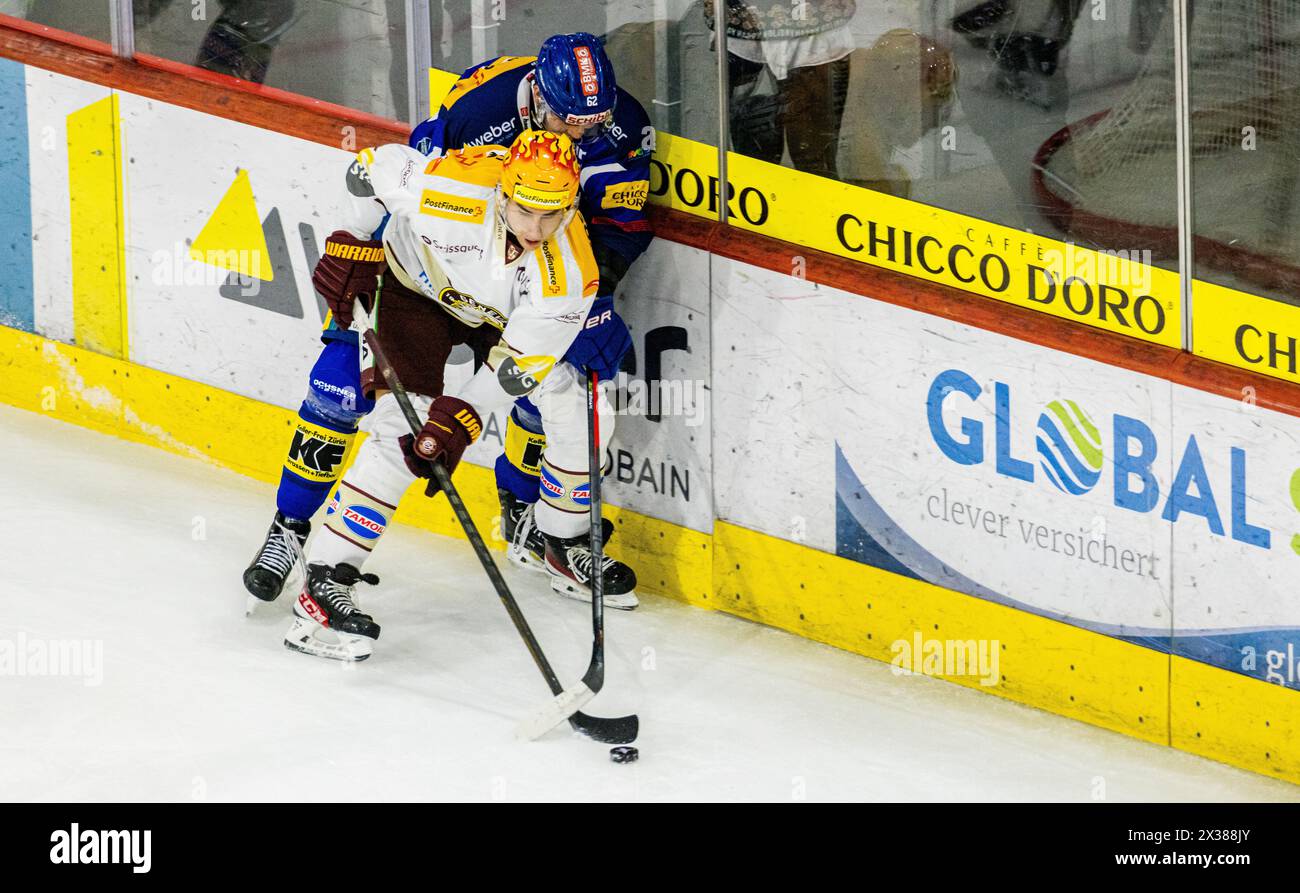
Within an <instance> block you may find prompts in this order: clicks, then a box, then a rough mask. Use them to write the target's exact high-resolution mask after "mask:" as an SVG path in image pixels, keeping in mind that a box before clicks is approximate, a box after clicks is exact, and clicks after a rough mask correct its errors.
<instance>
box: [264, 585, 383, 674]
mask: <svg viewBox="0 0 1300 893" xmlns="http://www.w3.org/2000/svg"><path fill="white" fill-rule="evenodd" d="M378 582H379V578H378V577H376V576H375V575H374V574H363V573H361V572H360V571H359V570H357V569H356V568H355V567H353V566H352V565H350V564H340V565H338V566H337V567H330V566H329V565H327V564H309V565H308V566H307V582H306V583H304V584H303V587H302V592H301V594H299V596H298V601H296V602H294V605H293V625H292V626H291V627H289V631H288V632H287V633H285V634H284V644H285V647H287V648H292V649H293V650H294V651H301V652H303V653H304V654H314V655H316V656H318V657H329V658H333V659H334V660H365V659H366V658H367V657H369V656H370V652H371V649H372V646H373V644H374V641H375V639H378V638H379V624H378V623H375V618H373V617H371V616H370V615H369V614H365V613H363V612H362V611H361V610H360V609H359V608H358V607H357V604H356V602H355V601H353V597H352V593H353V590H354V589H355V588H356V585H357V584H358V583H369V584H370V585H371V586H374V585H375V584H376V583H378Z"/></svg>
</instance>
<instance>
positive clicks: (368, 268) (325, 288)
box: [311, 230, 384, 329]
mask: <svg viewBox="0 0 1300 893" xmlns="http://www.w3.org/2000/svg"><path fill="white" fill-rule="evenodd" d="M383 268H384V246H383V243H381V242H371V241H362V240H360V239H358V238H356V237H355V236H353V235H352V234H351V233H348V232H347V231H345V230H338V231H336V232H333V233H331V234H330V237H329V238H328V239H326V240H325V253H324V254H323V255H321V259H320V260H319V261H317V263H316V269H315V271H313V272H312V274H311V284H312V285H314V286H315V287H316V291H317V292H319V293H320V296H321V297H322V298H324V299H325V303H326V304H328V305H329V308H330V310H331V311H332V312H333V313H334V321H335V322H336V323H338V325H339V328H343V329H346V328H347V327H348V326H350V325H352V301H353V299H354V298H356V296H357V295H359V294H373V293H374V290H375V277H376V276H378V275H379V273H380V271H381V270H383Z"/></svg>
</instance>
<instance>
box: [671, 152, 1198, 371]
mask: <svg viewBox="0 0 1300 893" xmlns="http://www.w3.org/2000/svg"><path fill="white" fill-rule="evenodd" d="M727 178H728V181H729V182H730V185H731V188H730V190H729V191H730V197H729V200H728V209H729V214H728V220H729V222H730V223H731V225H733V226H736V227H738V228H740V229H747V230H751V231H753V232H757V233H761V234H763V235H765V236H771V237H772V238H775V239H781V240H783V241H785V242H791V243H794V244H795V245H806V246H808V247H810V248H815V249H817V250H819V251H825V252H828V253H830V254H835V255H839V256H840V257H846V258H849V259H850V260H855V261H859V262H861V263H867V264H872V265H874V266H878V267H884V268H885V269H889V270H896V271H898V272H900V273H903V274H905V275H908V276H913V277H916V278H918V279H924V280H927V281H930V282H937V283H940V284H942V285H946V286H951V287H953V288H958V289H961V290H963V291H968V292H972V293H974V294H979V295H984V296H985V297H989V298H994V299H996V300H999V301H1004V302H1006V303H1008V304H1013V305H1015V306H1017V307H1025V308H1027V309H1030V310H1035V311H1038V312H1041V313H1047V314H1049V315H1052V316H1056V317H1059V318H1061V319H1067V320H1070V321H1071V322H1078V323H1083V324H1085V325H1089V326H1092V327H1093V328H1099V329H1103V330H1105V331H1109V332H1117V333H1119V334H1121V335H1127V336H1130V337H1133V338H1138V339H1140V340H1143V341H1149V342H1152V343H1155V344H1162V345H1165V346H1167V347H1179V346H1180V345H1181V343H1182V328H1183V323H1182V303H1181V297H1180V292H1179V282H1178V274H1177V273H1174V272H1171V271H1169V270H1164V269H1160V268H1158V267H1154V266H1151V265H1149V264H1147V263H1144V262H1143V261H1144V260H1145V259H1146V258H1145V257H1144V256H1142V255H1140V254H1137V253H1130V252H1128V251H1115V252H1110V253H1107V252H1104V251H1094V250H1092V249H1088V248H1082V247H1080V246H1078V245H1075V244H1073V243H1068V242H1061V241H1059V240H1057V239H1050V238H1046V237H1043V236H1038V235H1034V234H1033V233H1027V232H1023V231H1021V230H1018V229H1015V228H1014V227H1009V226H1002V225H1000V224H996V223H990V222H988V221H984V220H979V219H978V218H975V217H970V216H967V215H965V214H958V213H956V212H953V211H946V210H943V209H941V208H936V207H933V206H930V205H923V204H921V203H920V202H914V201H909V200H907V199H903V198H897V197H895V196H892V195H887V194H885V193H883V192H876V191H874V190H871V189H865V188H862V187H859V186H853V185H850V184H848V183H841V182H838V181H835V180H830V179H827V178H825V177H818V176H815V175H813V174H808V173H805V172H803V171H797V170H793V169H791V168H786V167H782V166H781V165H778V164H769V163H768V162H765V161H759V160H758V159H755V158H749V157H746V156H744V155H737V154H735V153H734V152H729V153H728V154H727ZM717 181H718V157H717V150H716V149H715V148H714V147H712V146H709V145H706V144H705V143H699V142H695V141H694V140H688V139H686V138H685V137H680V136H673V135H671V134H663V133H661V134H659V135H658V144H657V147H656V150H655V155H654V160H653V161H652V163H651V177H650V187H649V189H650V201H651V202H652V203H654V204H658V205H663V206H666V207H670V208H674V209H676V210H679V211H684V212H686V213H688V214H694V215H696V216H700V217H708V218H716V217H717V214H718V201H719V198H718V192H719V191H720V190H719V188H718V182H717ZM872 224H874V225H875V229H874V230H873V229H872V228H871V227H872ZM873 233H874V235H875V239H874V241H873V239H872V234H873ZM891 247H892V253H891ZM792 253H793V252H792ZM1135 256H1136V257H1137V258H1138V259H1136V260H1135V259H1134V257H1135ZM1049 274H1050V276H1051V277H1052V280H1053V281H1052V284H1051V285H1050V287H1049V278H1048V277H1049ZM1067 282H1068V283H1069V288H1068V297H1069V303H1068V304H1067V302H1066V297H1067V289H1066V283H1067ZM1031 288H1032V292H1031Z"/></svg>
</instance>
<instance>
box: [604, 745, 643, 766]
mask: <svg viewBox="0 0 1300 893" xmlns="http://www.w3.org/2000/svg"><path fill="white" fill-rule="evenodd" d="M639 756H641V752H640V751H638V750H637V749H636V748H635V747H611V748H610V749H609V758H610V760H612V761H613V762H615V763H635V762H636V758H637V757H639Z"/></svg>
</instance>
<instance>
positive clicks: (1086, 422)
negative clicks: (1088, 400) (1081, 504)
mask: <svg viewBox="0 0 1300 893" xmlns="http://www.w3.org/2000/svg"><path fill="white" fill-rule="evenodd" d="M1037 441H1038V466H1039V467H1040V468H1042V469H1043V474H1044V475H1046V477H1047V479H1048V480H1049V481H1051V482H1052V485H1053V486H1054V487H1056V489H1058V490H1060V491H1061V492H1063V493H1071V494H1073V495H1075V496H1078V495H1079V494H1081V493H1087V492H1088V491H1089V490H1091V489H1092V488H1093V487H1095V486H1097V482H1098V481H1100V480H1101V469H1102V460H1103V459H1104V458H1105V454H1104V453H1103V451H1102V445H1101V432H1100V431H1098V430H1097V426H1096V425H1094V424H1093V423H1092V419H1090V418H1089V417H1088V414H1087V413H1086V412H1084V411H1083V409H1082V408H1081V407H1080V406H1079V404H1077V403H1075V402H1074V401H1073V400H1053V401H1052V402H1051V403H1049V404H1047V408H1046V409H1044V410H1043V412H1042V414H1041V415H1039V417H1038V437H1037Z"/></svg>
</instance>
